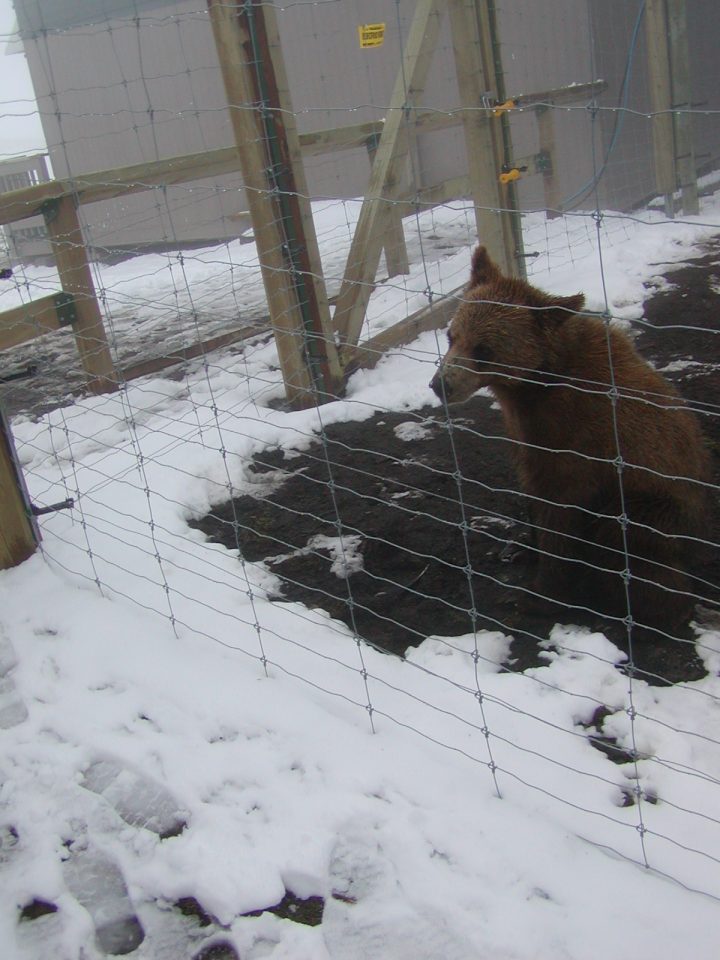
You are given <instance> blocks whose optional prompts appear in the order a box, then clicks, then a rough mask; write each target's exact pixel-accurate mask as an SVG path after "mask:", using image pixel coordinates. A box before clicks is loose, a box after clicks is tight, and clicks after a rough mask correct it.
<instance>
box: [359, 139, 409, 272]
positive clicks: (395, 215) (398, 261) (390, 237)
mask: <svg viewBox="0 0 720 960" xmlns="http://www.w3.org/2000/svg"><path fill="white" fill-rule="evenodd" d="M367 152H368V157H369V158H370V166H372V164H373V163H374V162H375V155H376V153H377V140H376V139H374V138H373V139H372V140H370V141H369V142H368V145H367ZM383 250H384V252H385V266H386V267H387V275H388V277H399V276H401V275H404V274H408V273H410V261H409V259H408V252H407V245H406V244H405V231H404V230H403V225H402V211H401V209H400V207H398V206H396V205H395V204H388V208H387V218H386V223H385V229H384V230H383Z"/></svg>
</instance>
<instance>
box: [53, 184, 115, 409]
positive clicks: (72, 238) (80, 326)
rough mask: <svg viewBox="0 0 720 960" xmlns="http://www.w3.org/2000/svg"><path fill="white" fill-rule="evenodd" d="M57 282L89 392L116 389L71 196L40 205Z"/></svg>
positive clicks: (105, 391) (108, 350) (110, 358)
mask: <svg viewBox="0 0 720 960" xmlns="http://www.w3.org/2000/svg"><path fill="white" fill-rule="evenodd" d="M43 215H44V217H45V225H46V227H47V231H48V236H49V237H50V242H51V244H52V248H53V254H54V256H55V263H56V264H57V271H58V274H59V275H60V283H61V285H62V288H63V290H64V292H65V293H67V294H70V295H71V296H72V297H73V299H74V320H73V324H72V328H73V333H74V334H75V342H76V344H77V349H78V353H79V354H80V361H81V363H82V365H83V369H84V370H85V372H86V373H87V375H88V389H89V390H90V391H91V392H92V393H111V392H112V391H114V390H117V376H116V374H115V370H114V368H113V362H112V357H111V356H110V349H109V347H108V341H107V336H106V335H105V327H104V325H103V320H102V314H101V312H100V307H99V305H98V301H97V296H96V295H95V285H94V284H93V278H92V271H91V270H90V264H89V263H88V258H87V250H86V248H85V239H84V237H83V234H82V229H81V227H80V221H79V220H78V214H77V206H76V204H75V200H74V199H73V197H63V198H62V199H61V200H52V201H49V202H48V203H47V204H46V206H45V207H44V208H43Z"/></svg>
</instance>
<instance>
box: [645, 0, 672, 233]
mask: <svg viewBox="0 0 720 960" xmlns="http://www.w3.org/2000/svg"><path fill="white" fill-rule="evenodd" d="M645 37H646V43H647V69H648V83H649V87H650V105H651V109H652V112H653V118H652V135H653V153H654V157H655V186H656V189H657V191H658V193H659V194H660V195H661V196H662V197H664V198H665V213H666V215H667V216H668V217H673V216H674V215H675V209H674V205H673V193H674V192H675V189H676V187H677V172H676V170H675V137H674V132H673V118H672V113H671V112H670V111H671V106H672V85H671V79H670V54H669V50H668V41H667V37H668V22H667V8H666V6H665V0H647V2H646V6H645Z"/></svg>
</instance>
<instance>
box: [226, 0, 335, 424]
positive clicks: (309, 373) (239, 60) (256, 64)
mask: <svg viewBox="0 0 720 960" xmlns="http://www.w3.org/2000/svg"><path fill="white" fill-rule="evenodd" d="M209 10H210V19H211V22H212V27H213V34H214V37H215V46H216V48H217V54H218V60H219V62H220V70H221V73H222V77H223V82H224V85H225V91H226V94H227V101H228V106H229V109H230V118H231V121H232V127H233V133H234V136H235V145H236V148H237V151H238V157H239V160H240V169H241V171H242V176H243V183H244V186H245V192H246V196H247V205H248V208H249V210H250V216H251V219H252V224H253V230H254V233H255V242H256V244H257V249H258V255H259V257H260V267H261V270H262V276H263V283H264V286H265V293H266V296H267V300H268V307H269V313H270V322H271V324H272V329H273V332H274V335H275V341H276V343H277V348H278V354H279V357H280V365H281V368H282V372H283V378H284V381H285V391H286V394H287V398H288V401H289V403H290V404H291V406H293V407H294V408H302V407H309V406H314V405H316V404H318V403H324V402H326V401H328V400H332V399H334V398H335V397H336V396H338V394H339V393H340V392H341V391H342V389H343V375H342V368H341V366H340V359H339V357H338V352H337V349H336V346H335V341H334V339H333V335H332V327H331V323H330V308H329V306H328V301H327V293H326V290H325V283H324V281H323V275H322V265H321V261H320V254H319V250H318V245H317V237H316V235H315V227H314V224H313V219H312V211H311V208H310V200H309V194H308V189H307V184H306V182H305V172H304V169H303V165H302V158H301V154H300V141H299V137H298V133H297V128H296V125H295V116H294V114H293V109H292V101H291V98H290V91H289V88H288V82H287V76H286V72H285V65H284V61H283V56H282V49H281V46H280V38H279V34H278V29H277V22H276V15H275V10H274V8H273V6H272V4H264V3H261V2H259V0H250V2H245V3H243V2H241V0H211V2H210V5H209Z"/></svg>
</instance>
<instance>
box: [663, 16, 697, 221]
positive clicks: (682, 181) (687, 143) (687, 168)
mask: <svg viewBox="0 0 720 960" xmlns="http://www.w3.org/2000/svg"><path fill="white" fill-rule="evenodd" d="M667 14H668V16H667V20H668V49H669V56H670V79H671V83H672V107H673V110H674V111H675V112H674V113H673V131H674V134H675V169H676V176H677V181H678V182H677V185H678V187H679V188H680V202H681V205H682V212H683V213H684V214H685V215H686V216H689V215H692V214H697V213H700V201H699V199H698V185H697V170H696V168H695V150H694V147H693V134H692V114H691V113H690V112H689V110H690V105H691V103H690V101H691V99H692V96H691V90H690V54H689V50H688V36H687V14H686V0H667Z"/></svg>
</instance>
